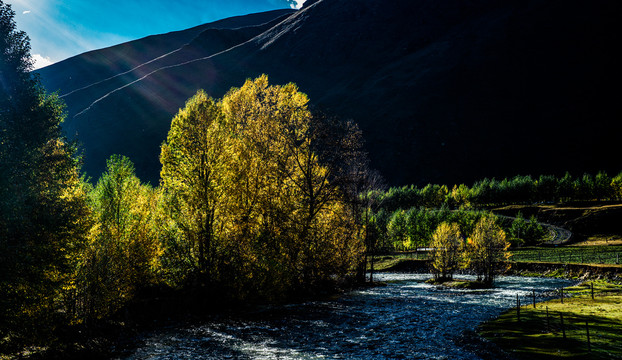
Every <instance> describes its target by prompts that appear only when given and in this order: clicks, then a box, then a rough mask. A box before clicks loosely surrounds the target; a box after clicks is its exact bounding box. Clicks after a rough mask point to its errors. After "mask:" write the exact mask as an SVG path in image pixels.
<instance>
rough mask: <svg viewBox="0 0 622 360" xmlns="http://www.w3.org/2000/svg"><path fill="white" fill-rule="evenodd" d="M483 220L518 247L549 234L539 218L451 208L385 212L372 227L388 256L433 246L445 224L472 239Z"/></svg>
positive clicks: (377, 215)
mask: <svg viewBox="0 0 622 360" xmlns="http://www.w3.org/2000/svg"><path fill="white" fill-rule="evenodd" d="M482 218H489V219H492V220H493V221H494V222H496V223H497V224H498V225H499V226H500V227H501V228H502V229H503V230H504V231H505V233H506V234H507V236H508V238H507V239H508V241H509V243H510V244H511V245H512V246H515V247H516V246H523V245H534V244H536V243H538V242H541V241H542V240H544V239H545V238H546V236H547V234H548V232H547V231H546V229H545V228H544V227H543V226H542V225H541V224H540V223H538V222H537V219H536V218H535V217H532V218H531V219H525V218H524V217H523V216H522V215H521V214H520V213H519V214H518V216H517V217H516V218H515V219H507V218H499V217H497V216H496V215H494V214H493V213H492V212H490V211H487V210H473V209H460V210H450V209H449V208H448V207H447V206H443V207H441V208H440V209H427V208H424V207H413V208H410V209H398V210H395V211H386V210H384V209H381V210H379V211H378V212H375V213H373V214H372V215H371V221H370V224H369V225H368V226H369V227H371V233H372V234H373V235H374V236H375V240H376V242H375V243H374V245H375V246H374V249H375V251H376V252H378V253H386V252H394V251H413V250H416V249H420V248H427V247H429V244H430V241H431V240H432V235H433V234H434V232H435V231H436V230H437V228H438V227H439V226H440V225H441V224H442V223H455V224H457V226H458V228H459V229H460V232H461V233H462V234H463V235H464V236H465V237H468V236H471V234H472V233H473V232H474V229H475V227H476V224H477V223H478V222H479V221H481V220H482Z"/></svg>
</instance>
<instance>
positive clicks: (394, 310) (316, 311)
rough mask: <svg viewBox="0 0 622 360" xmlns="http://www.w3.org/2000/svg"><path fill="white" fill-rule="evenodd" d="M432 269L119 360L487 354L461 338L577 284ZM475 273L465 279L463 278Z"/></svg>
mask: <svg viewBox="0 0 622 360" xmlns="http://www.w3.org/2000/svg"><path fill="white" fill-rule="evenodd" d="M429 277H430V275H429V274H378V275H377V280H379V281H384V282H387V284H388V285H387V286H384V287H374V288H367V289H362V290H357V291H352V292H350V293H347V294H344V295H343V296H340V297H339V298H336V299H334V300H325V301H312V302H307V303H303V304H292V305H280V306H269V307H263V308H261V309H259V310H254V311H250V312H248V311H247V312H244V313H241V314H237V315H226V316H224V315H223V316H219V317H214V318H213V319H212V320H210V321H204V322H202V323H200V324H196V325H188V324H185V325H182V326H169V327H164V328H159V329H157V330H152V331H149V332H145V333H143V334H141V335H140V336H139V337H138V338H137V340H136V345H135V347H134V348H133V349H131V350H127V351H124V353H123V355H119V356H117V357H115V358H117V359H128V360H130V359H132V360H134V359H136V360H138V359H171V360H173V359H174V360H181V359H452V360H453V359H480V357H479V356H478V355H477V354H475V353H473V352H470V351H469V350H468V349H467V348H468V346H467V347H465V346H463V345H460V344H463V343H464V341H462V342H461V341H457V339H459V338H460V336H461V335H462V334H464V333H465V332H469V331H471V332H472V330H474V329H475V328H476V327H477V325H478V324H480V323H482V322H484V321H486V320H488V319H490V318H492V317H495V316H497V315H499V314H500V313H501V312H502V311H504V310H506V309H508V308H511V307H513V306H515V303H516V295H517V294H518V295H519V297H520V298H521V299H523V300H522V301H523V303H524V302H526V301H529V302H530V301H531V294H532V290H535V291H536V296H537V300H543V299H546V298H547V297H549V296H550V295H551V294H550V291H551V290H554V289H558V288H560V287H562V286H568V285H570V284H571V283H572V282H571V281H568V280H563V279H550V278H529V277H514V276H506V277H499V278H498V279H497V282H496V287H495V288H494V289H492V290H457V289H446V288H442V287H438V286H433V285H428V284H425V283H424V281H425V280H426V279H428V278H429ZM465 277H466V278H468V276H463V277H461V276H459V278H465Z"/></svg>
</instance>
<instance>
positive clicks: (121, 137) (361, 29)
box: [67, 0, 622, 184]
mask: <svg viewBox="0 0 622 360" xmlns="http://www.w3.org/2000/svg"><path fill="white" fill-rule="evenodd" d="M619 7H620V6H619V5H618V4H617V2H615V1H603V0H597V1H591V2H585V1H578V0H569V1H561V0H559V1H544V0H541V1H535V0H534V1H504V2H500V1H493V0H473V1H459V0H454V1H444V2H438V1H433V0H416V1H413V0H410V1H407V0H395V1H393V2H391V3H390V4H388V3H386V2H382V1H379V0H359V1H354V0H332V1H329V0H323V1H318V2H317V3H315V4H314V5H312V6H308V7H306V8H305V9H303V10H301V11H298V12H296V13H294V14H292V15H291V16H289V18H287V19H286V20H285V21H282V22H278V24H274V26H272V27H271V28H270V29H267V30H266V31H264V32H263V33H261V34H259V35H258V36H256V37H255V38H253V39H252V40H251V41H248V42H245V43H244V42H241V43H240V44H239V45H238V46H235V47H233V48H231V49H230V50H228V51H225V52H224V53H220V54H217V55H216V56H211V57H208V58H205V59H201V60H197V61H192V62H188V63H184V64H181V63H179V64H180V65H178V66H172V67H167V68H164V69H162V70H160V71H156V72H154V73H153V74H151V75H150V76H147V77H146V78H144V79H142V80H141V81H138V82H136V83H134V84H132V85H131V86H127V87H124V88H121V89H119V90H118V91H115V92H112V93H110V94H109V95H108V96H107V97H105V98H104V99H102V100H101V101H98V102H96V103H94V104H93V105H92V106H91V107H90V108H89V109H88V110H87V111H85V112H83V113H81V114H80V115H79V116H76V117H75V119H73V121H75V124H76V126H75V130H77V131H78V132H79V137H80V139H81V141H83V142H84V144H85V150H86V169H87V171H88V172H89V174H91V175H92V176H98V175H99V171H101V169H102V168H103V166H104V160H105V158H107V157H108V156H109V155H110V154H112V153H122V154H126V155H128V156H130V157H132V159H133V160H134V161H135V162H136V163H137V168H138V170H139V174H140V176H141V177H142V178H144V179H150V180H151V181H156V179H157V174H158V170H159V163H158V160H157V157H158V153H159V144H160V143H161V141H162V140H163V139H164V138H165V136H166V132H167V130H168V126H169V124H170V119H171V117H172V115H173V114H174V113H175V112H176V111H177V109H178V108H179V107H181V106H183V103H184V101H185V100H186V99H187V98H188V97H190V96H191V95H192V94H193V93H194V92H195V91H196V90H197V89H199V88H204V89H206V90H207V91H208V92H210V93H211V94H212V95H213V96H216V97H219V96H222V95H223V94H224V92H225V91H226V90H227V89H228V88H229V87H231V86H240V85H241V84H242V82H243V81H244V79H245V78H248V77H254V76H257V75H259V74H261V73H267V74H269V75H270V77H271V82H273V83H283V82H288V81H293V82H296V83H297V84H298V85H299V86H300V88H301V89H302V90H303V91H305V92H307V93H308V94H309V95H310V97H311V99H312V102H313V104H314V105H316V106H319V107H322V108H324V109H328V110H329V111H331V112H334V113H335V114H338V115H340V116H342V117H349V118H353V119H355V120H356V121H357V122H359V124H360V125H361V128H362V129H363V131H364V135H365V138H366V140H367V146H368V149H369V151H370V155H371V158H372V161H373V165H374V166H375V167H377V168H378V169H379V170H381V172H382V173H383V174H384V175H385V176H386V177H387V178H388V180H389V181H390V182H391V183H393V184H400V183H413V182H414V183H422V182H429V181H433V182H443V183H450V184H451V183H454V182H461V181H464V182H471V181H473V180H475V179H478V178H481V177H484V176H489V177H490V176H497V177H499V176H509V175H514V174H517V173H523V174H534V175H535V174H539V173H560V172H562V171H565V170H570V171H573V172H575V173H577V172H583V171H589V172H593V171H596V170H601V169H602V170H608V171H610V172H614V171H619V160H618V159H617V157H618V154H619V150H618V149H617V147H618V144H619V143H620V141H621V140H622V136H621V135H620V133H619V132H616V131H613V129H614V123H613V121H614V119H617V118H619V117H620V110H619V109H618V107H617V105H616V99H615V97H617V92H616V91H614V90H611V89H615V88H616V86H617V85H618V83H619V80H620V76H619V75H620V74H619V70H618V63H619V60H620V59H619V57H618V55H617V53H616V49H615V48H616V46H615V45H614V44H618V43H619V35H618V34H619V33H620V31H619V30H620V29H619V27H620V26H619V25H618V21H617V19H616V14H618V13H619V10H620V9H619ZM212 41H213V40H210V41H208V42H207V43H212ZM212 54H213V52H212V53H210V52H209V51H206V52H205V55H206V56H209V55H212ZM88 100H94V99H88ZM67 102H68V104H69V106H70V111H71V109H72V108H73V105H72V103H73V100H72V102H70V101H69V100H68V101H67Z"/></svg>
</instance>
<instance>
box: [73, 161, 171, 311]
mask: <svg viewBox="0 0 622 360" xmlns="http://www.w3.org/2000/svg"><path fill="white" fill-rule="evenodd" d="M90 197H91V204H92V205H91V206H92V208H93V215H94V218H95V219H94V220H95V226H93V228H92V229H91V232H90V236H89V242H88V246H87V247H86V249H85V251H84V252H83V254H82V261H81V263H80V267H79V269H78V277H77V284H78V293H77V296H78V298H79V299H80V300H81V301H80V305H81V309H79V313H78V315H79V316H78V320H81V319H83V318H86V319H92V318H101V317H104V316H106V315H108V314H110V313H112V312H114V311H115V310H117V309H118V308H120V307H121V306H122V305H123V304H125V303H126V302H127V301H129V300H131V299H132V297H133V296H134V294H135V293H136V291H137V290H139V289H140V288H143V287H146V286H148V285H150V284H153V283H155V282H156V278H157V273H158V269H159V256H160V254H161V247H160V244H159V235H158V234H159V231H158V226H157V225H156V221H157V218H158V217H157V216H158V214H157V201H158V199H157V198H158V192H157V191H156V190H153V189H152V188H151V187H149V186H147V185H142V184H141V183H140V180H139V179H138V177H136V175H135V171H134V164H133V163H132V162H131V161H130V159H129V158H127V157H125V156H119V155H113V156H112V157H111V158H110V159H109V160H108V161H107V166H106V171H105V172H104V173H103V174H102V176H101V178H100V179H99V181H98V182H97V185H96V186H95V187H94V189H93V190H92V192H91V194H90Z"/></svg>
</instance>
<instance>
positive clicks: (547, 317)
mask: <svg viewBox="0 0 622 360" xmlns="http://www.w3.org/2000/svg"><path fill="white" fill-rule="evenodd" d="M546 330H547V331H548V332H551V322H550V320H549V307H548V306H547V307H546Z"/></svg>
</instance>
